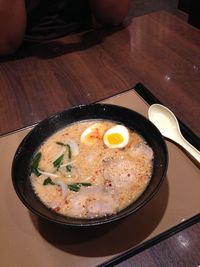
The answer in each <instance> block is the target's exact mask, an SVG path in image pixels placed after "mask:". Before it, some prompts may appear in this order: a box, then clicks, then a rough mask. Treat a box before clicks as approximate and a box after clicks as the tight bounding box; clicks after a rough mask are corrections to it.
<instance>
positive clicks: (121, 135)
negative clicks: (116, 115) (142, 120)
mask: <svg viewBox="0 0 200 267" xmlns="http://www.w3.org/2000/svg"><path fill="white" fill-rule="evenodd" d="M103 141H104V144H105V145H106V146H107V147H109V148H123V147H125V146H126V145H127V144H128V142H129V131H128V129H127V128H126V127H125V126H123V125H116V126H114V127H112V128H110V129H109V130H107V131H106V132H105V134H104V137H103Z"/></svg>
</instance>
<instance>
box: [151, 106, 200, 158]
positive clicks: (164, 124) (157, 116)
mask: <svg viewBox="0 0 200 267" xmlns="http://www.w3.org/2000/svg"><path fill="white" fill-rule="evenodd" d="M148 117H149V120H150V121H151V122H152V123H153V124H154V125H155V126H156V127H157V128H158V130H159V131H160V132H161V134H162V135H163V136H164V137H166V138H168V139H170V140H173V141H174V142H176V143H177V144H179V145H181V146H182V147H183V148H184V149H185V150H186V151H187V152H189V153H190V154H191V156H192V157H193V158H195V159H196V160H197V161H198V162H199V163H200V152H199V151H198V150H197V149H196V148H195V147H194V146H192V145H191V144H190V143H189V142H188V141H187V140H186V139H185V138H184V137H183V135H182V133H181V131H180V127H179V123H178V120H177V118H176V116H175V115H174V114H173V112H172V111H171V110H169V109H168V108H166V107H165V106H163V105H160V104H153V105H151V106H150V108H149V110H148Z"/></svg>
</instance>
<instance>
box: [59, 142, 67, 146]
mask: <svg viewBox="0 0 200 267" xmlns="http://www.w3.org/2000/svg"><path fill="white" fill-rule="evenodd" d="M56 144H57V145H60V146H67V145H66V144H64V143H63V142H56Z"/></svg>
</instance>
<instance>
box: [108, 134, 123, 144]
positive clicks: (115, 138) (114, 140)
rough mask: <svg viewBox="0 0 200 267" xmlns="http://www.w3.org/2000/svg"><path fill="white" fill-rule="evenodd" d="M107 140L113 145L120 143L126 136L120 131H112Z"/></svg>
mask: <svg viewBox="0 0 200 267" xmlns="http://www.w3.org/2000/svg"><path fill="white" fill-rule="evenodd" d="M107 140H108V142H109V144H111V145H118V144H121V143H122V142H123V140H124V138H123V136H122V135H121V134H119V133H112V134H109V135H108V136H107Z"/></svg>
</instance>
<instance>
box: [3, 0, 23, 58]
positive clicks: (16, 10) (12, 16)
mask: <svg viewBox="0 0 200 267" xmlns="http://www.w3.org/2000/svg"><path fill="white" fill-rule="evenodd" d="M25 30H26V9H25V0H0V56H2V55H8V54H12V53H14V52H15V51H16V50H17V48H19V46H20V45H21V43H22V41H23V38H24V34H25Z"/></svg>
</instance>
